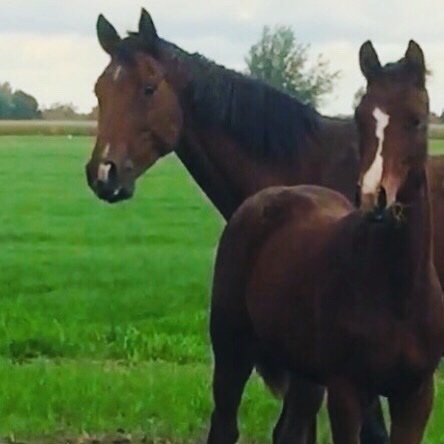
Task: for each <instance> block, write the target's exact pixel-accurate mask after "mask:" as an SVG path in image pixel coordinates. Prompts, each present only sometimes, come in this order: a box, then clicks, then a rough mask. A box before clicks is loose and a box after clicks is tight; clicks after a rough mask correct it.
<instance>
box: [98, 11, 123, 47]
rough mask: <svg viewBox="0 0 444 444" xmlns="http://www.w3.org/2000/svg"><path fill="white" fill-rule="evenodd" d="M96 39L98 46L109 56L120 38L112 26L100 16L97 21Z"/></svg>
mask: <svg viewBox="0 0 444 444" xmlns="http://www.w3.org/2000/svg"><path fill="white" fill-rule="evenodd" d="M96 28H97V37H98V39H99V43H100V46H101V47H102V48H103V49H104V51H105V52H107V53H108V54H109V55H113V54H114V52H115V50H116V48H117V45H118V44H119V43H120V41H121V38H120V36H119V34H118V33H117V31H116V29H115V28H114V26H113V25H111V23H110V22H109V21H108V20H107V19H106V18H105V17H104V16H103V15H102V14H100V15H99V18H98V19H97V25H96Z"/></svg>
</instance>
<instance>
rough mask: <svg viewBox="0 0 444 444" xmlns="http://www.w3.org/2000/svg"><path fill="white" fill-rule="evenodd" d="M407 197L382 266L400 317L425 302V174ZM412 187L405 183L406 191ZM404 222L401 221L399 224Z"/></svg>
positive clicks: (428, 253)
mask: <svg viewBox="0 0 444 444" xmlns="http://www.w3.org/2000/svg"><path fill="white" fill-rule="evenodd" d="M419 176H420V177H419V178H410V179H408V180H410V181H416V183H413V185H412V187H411V191H410V192H409V193H408V194H406V197H405V199H404V200H402V201H401V202H400V203H401V204H402V205H403V208H404V210H403V213H402V214H401V216H400V217H401V222H398V223H394V224H393V225H392V228H391V230H389V231H388V232H387V233H386V234H388V236H389V238H388V240H387V244H386V248H385V249H384V252H381V254H383V255H386V258H385V264H386V267H387V268H388V270H387V271H388V272H389V282H390V283H391V286H392V291H391V294H392V295H394V301H393V302H394V304H395V310H396V311H398V313H399V315H400V317H405V316H407V314H408V313H410V314H411V313H415V312H416V310H417V309H419V308H420V307H423V306H424V304H425V303H426V298H427V295H428V291H427V290H428V288H429V285H430V278H431V269H432V267H433V265H432V223H431V206H430V199H429V187H428V180H427V174H426V171H425V170H424V171H421V172H420V173H419ZM410 185H411V184H409V183H407V184H406V188H409V186H410ZM402 220H403V221H402Z"/></svg>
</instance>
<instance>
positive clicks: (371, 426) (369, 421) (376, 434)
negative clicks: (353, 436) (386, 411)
mask: <svg viewBox="0 0 444 444" xmlns="http://www.w3.org/2000/svg"><path fill="white" fill-rule="evenodd" d="M388 442H389V437H388V433H387V428H386V426H385V422H384V415H383V414H382V406H381V401H380V400H379V398H377V399H376V401H375V402H374V404H373V405H372V406H371V408H370V410H369V411H368V413H367V414H366V415H365V417H364V421H363V423H362V429H361V444H388Z"/></svg>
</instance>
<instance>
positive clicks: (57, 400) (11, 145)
mask: <svg viewBox="0 0 444 444" xmlns="http://www.w3.org/2000/svg"><path fill="white" fill-rule="evenodd" d="M92 144H93V141H92V139H90V138H86V137H78V138H77V137H75V138H71V139H68V138H66V137H60V136H55V137H41V136H27V137H15V136H3V137H0V185H1V192H0V208H1V212H0V240H1V246H2V248H1V254H0V269H1V272H0V418H1V420H0V435H2V436H11V435H13V436H16V437H22V438H35V437H39V436H43V435H47V436H51V435H52V436H56V435H59V434H64V433H67V434H70V433H74V434H76V433H81V432H83V431H87V432H89V433H96V432H97V433H100V432H107V431H114V430H116V429H117V428H123V429H125V430H132V431H138V430H143V431H144V432H145V433H147V435H148V436H149V437H164V438H170V439H174V440H178V441H181V440H186V439H200V438H202V437H203V436H204V434H205V430H206V427H207V424H208V418H209V412H210V408H211V392H210V379H211V354H210V346H209V341H208V335H207V318H208V317H207V313H208V303H209V298H208V295H209V286H210V278H211V272H212V261H213V257H214V250H215V246H216V244H217V241H218V237H219V234H220V232H221V228H222V221H221V220H220V218H219V217H218V215H217V213H216V211H215V210H214V209H213V208H212V207H211V206H210V204H209V203H208V202H207V201H206V200H205V199H204V198H203V197H202V193H201V192H200V191H199V190H198V188H197V186H196V185H195V184H194V183H193V181H192V179H191V178H190V177H188V176H187V174H186V173H185V171H184V169H183V168H182V167H181V166H180V164H179V163H178V162H177V160H176V159H175V158H174V157H172V156H171V157H169V158H167V159H165V160H164V161H162V162H161V163H160V164H159V165H158V166H156V168H154V169H153V170H152V171H151V172H150V174H148V175H146V176H145V177H144V178H143V179H142V180H141V181H140V183H139V187H138V190H137V195H136V198H135V199H134V200H132V201H130V202H126V203H124V204H121V205H118V206H109V205H106V204H103V203H101V202H99V201H98V200H97V199H96V198H95V197H94V196H93V195H92V194H91V192H90V191H89V190H88V189H87V187H86V184H85V179H84V174H83V171H84V163H85V160H86V159H87V157H88V154H89V151H90V149H91V147H92ZM432 145H433V152H435V153H438V152H442V153H444V141H440V142H433V144H432ZM443 384H444V380H442V379H439V380H438V383H437V387H438V397H437V401H436V406H435V412H434V417H433V419H432V421H431V424H430V427H429V440H428V441H427V442H430V443H441V442H444V426H443V425H442V422H441V419H442V417H443V416H444V393H442V391H443V390H444V387H443ZM278 410H279V405H278V403H277V402H276V401H275V400H273V399H272V397H271V396H270V395H269V394H268V392H267V391H266V390H265V389H264V388H263V386H262V383H261V382H259V381H258V380H257V378H254V379H253V381H252V383H251V384H250V385H249V387H248V390H247V392H246V394H245V400H244V403H243V407H242V412H241V424H242V432H243V436H244V438H245V439H247V440H249V441H259V442H264V441H266V440H267V439H268V438H269V435H270V430H271V427H272V424H273V421H274V419H275V418H276V415H277V413H278ZM321 436H323V439H322V442H328V438H327V436H328V433H327V422H326V420H325V412H324V413H323V420H322V421H321Z"/></svg>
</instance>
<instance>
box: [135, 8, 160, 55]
mask: <svg viewBox="0 0 444 444" xmlns="http://www.w3.org/2000/svg"><path fill="white" fill-rule="evenodd" d="M139 36H140V37H141V39H142V41H143V43H144V44H145V45H146V46H147V48H148V49H154V48H155V46H156V42H157V39H158V35H157V31H156V27H155V25H154V22H153V19H152V18H151V15H150V13H149V12H148V11H147V10H146V9H145V8H142V13H141V15H140V20H139Z"/></svg>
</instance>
